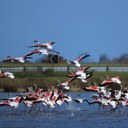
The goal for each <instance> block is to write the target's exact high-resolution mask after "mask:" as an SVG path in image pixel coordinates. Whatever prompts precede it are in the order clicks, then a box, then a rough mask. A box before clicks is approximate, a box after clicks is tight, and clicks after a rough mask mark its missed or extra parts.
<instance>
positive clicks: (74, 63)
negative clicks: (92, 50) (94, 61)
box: [66, 55, 90, 68]
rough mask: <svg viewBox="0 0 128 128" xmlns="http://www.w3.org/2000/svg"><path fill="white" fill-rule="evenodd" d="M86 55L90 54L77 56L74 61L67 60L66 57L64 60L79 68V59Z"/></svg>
mask: <svg viewBox="0 0 128 128" xmlns="http://www.w3.org/2000/svg"><path fill="white" fill-rule="evenodd" d="M88 56H90V55H82V56H80V57H78V59H76V60H74V61H72V60H68V59H66V61H67V62H68V63H69V64H72V65H73V66H75V67H78V68H80V67H81V64H80V62H81V60H83V59H84V58H86V57H88Z"/></svg>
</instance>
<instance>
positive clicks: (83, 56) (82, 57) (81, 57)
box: [77, 55, 90, 61]
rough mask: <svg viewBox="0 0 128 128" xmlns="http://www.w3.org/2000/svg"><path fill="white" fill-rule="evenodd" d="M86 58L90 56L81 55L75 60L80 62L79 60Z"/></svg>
mask: <svg viewBox="0 0 128 128" xmlns="http://www.w3.org/2000/svg"><path fill="white" fill-rule="evenodd" d="M88 56H90V55H82V56H80V57H79V58H78V59H77V60H78V61H81V60H83V59H84V58H86V57H88Z"/></svg>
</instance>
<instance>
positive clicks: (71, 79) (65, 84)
mask: <svg viewBox="0 0 128 128" xmlns="http://www.w3.org/2000/svg"><path fill="white" fill-rule="evenodd" d="M74 79H75V78H70V79H68V80H67V81H65V82H63V83H61V82H60V81H59V80H57V81H58V86H59V87H61V88H62V89H66V90H69V89H70V86H69V84H70V83H71V82H72V81H73V80H74Z"/></svg>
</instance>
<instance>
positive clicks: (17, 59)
mask: <svg viewBox="0 0 128 128" xmlns="http://www.w3.org/2000/svg"><path fill="white" fill-rule="evenodd" d="M26 59H31V57H30V56H28V55H25V56H21V57H16V58H12V57H11V56H7V59H5V60H3V62H8V61H11V62H16V61H17V62H20V63H25V60H26Z"/></svg>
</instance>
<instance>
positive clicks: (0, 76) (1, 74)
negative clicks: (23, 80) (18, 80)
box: [0, 70, 15, 79]
mask: <svg viewBox="0 0 128 128" xmlns="http://www.w3.org/2000/svg"><path fill="white" fill-rule="evenodd" d="M3 77H9V78H11V79H14V78H15V76H14V74H13V73H12V72H4V73H1V70H0V78H3Z"/></svg>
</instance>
